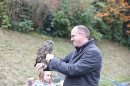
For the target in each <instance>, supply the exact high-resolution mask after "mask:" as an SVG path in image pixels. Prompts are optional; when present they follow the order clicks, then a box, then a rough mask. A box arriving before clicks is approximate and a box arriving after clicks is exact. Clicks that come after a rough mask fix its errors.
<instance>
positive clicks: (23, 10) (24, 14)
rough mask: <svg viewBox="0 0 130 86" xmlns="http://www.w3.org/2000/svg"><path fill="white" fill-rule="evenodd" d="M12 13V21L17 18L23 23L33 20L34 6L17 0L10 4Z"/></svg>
mask: <svg viewBox="0 0 130 86" xmlns="http://www.w3.org/2000/svg"><path fill="white" fill-rule="evenodd" d="M10 11H11V13H12V16H11V17H12V19H13V18H14V17H15V20H16V21H19V22H22V21H24V19H27V20H29V19H31V18H32V5H31V4H29V3H28V2H26V1H21V0H15V1H12V2H11V3H10Z"/></svg>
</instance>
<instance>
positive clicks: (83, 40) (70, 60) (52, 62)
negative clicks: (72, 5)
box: [36, 25, 102, 86]
mask: <svg viewBox="0 0 130 86" xmlns="http://www.w3.org/2000/svg"><path fill="white" fill-rule="evenodd" d="M89 34H90V33H89V30H88V28H87V27H85V26H83V25H78V26H75V27H74V28H73V29H72V31H71V41H72V42H73V45H74V47H75V49H73V50H72V51H71V52H70V54H69V55H67V56H65V57H64V58H61V59H56V58H54V56H53V55H51V54H47V56H46V60H47V61H48V62H47V65H45V66H44V67H43V66H42V65H43V63H39V64H38V65H37V66H36V68H37V69H40V68H43V69H46V68H47V69H46V70H53V71H58V72H61V73H63V74H65V75H66V76H65V80H64V84H63V86H98V82H99V79H100V70H101V67H102V55H101V52H100V50H99V48H98V47H97V46H96V45H95V44H94V39H93V38H90V39H89Z"/></svg>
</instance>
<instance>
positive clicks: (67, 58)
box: [44, 55, 69, 71]
mask: <svg viewBox="0 0 130 86" xmlns="http://www.w3.org/2000/svg"><path fill="white" fill-rule="evenodd" d="M59 61H62V62H66V63H69V55H67V56H65V57H63V58H60V59H59ZM46 64H47V69H44V71H52V69H51V68H50V67H49V66H50V63H49V62H47V61H46Z"/></svg>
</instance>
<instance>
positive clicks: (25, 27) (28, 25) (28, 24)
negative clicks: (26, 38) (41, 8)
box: [19, 19, 34, 32]
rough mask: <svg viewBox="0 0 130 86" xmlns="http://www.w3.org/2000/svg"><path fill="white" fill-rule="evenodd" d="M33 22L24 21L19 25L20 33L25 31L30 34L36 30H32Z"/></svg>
mask: <svg viewBox="0 0 130 86" xmlns="http://www.w3.org/2000/svg"><path fill="white" fill-rule="evenodd" d="M32 25H33V22H32V20H26V19H24V21H22V22H20V23H19V31H23V32H29V31H32V30H34V28H32Z"/></svg>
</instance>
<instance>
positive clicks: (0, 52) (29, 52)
mask: <svg viewBox="0 0 130 86" xmlns="http://www.w3.org/2000/svg"><path fill="white" fill-rule="evenodd" d="M45 40H53V41H54V43H55V44H54V50H53V54H54V56H55V57H57V58H60V57H63V56H65V55H67V54H69V52H70V51H71V50H72V49H73V48H74V47H73V45H72V43H71V42H70V41H68V40H66V39H62V38H52V37H48V36H44V35H38V34H36V33H28V34H27V33H26V34H25V33H19V32H15V31H8V30H2V29H1V28H0V86H26V79H27V78H29V77H34V78H35V79H38V73H39V71H38V72H37V71H36V69H35V68H34V67H33V66H34V63H35V59H36V52H37V50H38V48H39V47H41V45H42V43H43V42H44V41H45ZM95 44H96V45H97V46H98V47H99V48H100V49H101V52H102V55H103V65H102V70H101V75H104V76H105V77H107V78H111V79H113V80H116V81H117V82H120V83H123V82H127V81H130V72H129V71H130V51H129V50H127V49H126V48H125V47H123V46H119V45H118V44H117V43H112V42H111V41H108V40H102V41H95ZM53 77H55V73H54V72H53ZM101 79H104V78H101ZM108 84H109V85H110V86H113V85H112V83H104V82H100V85H99V86H109V85H108Z"/></svg>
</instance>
